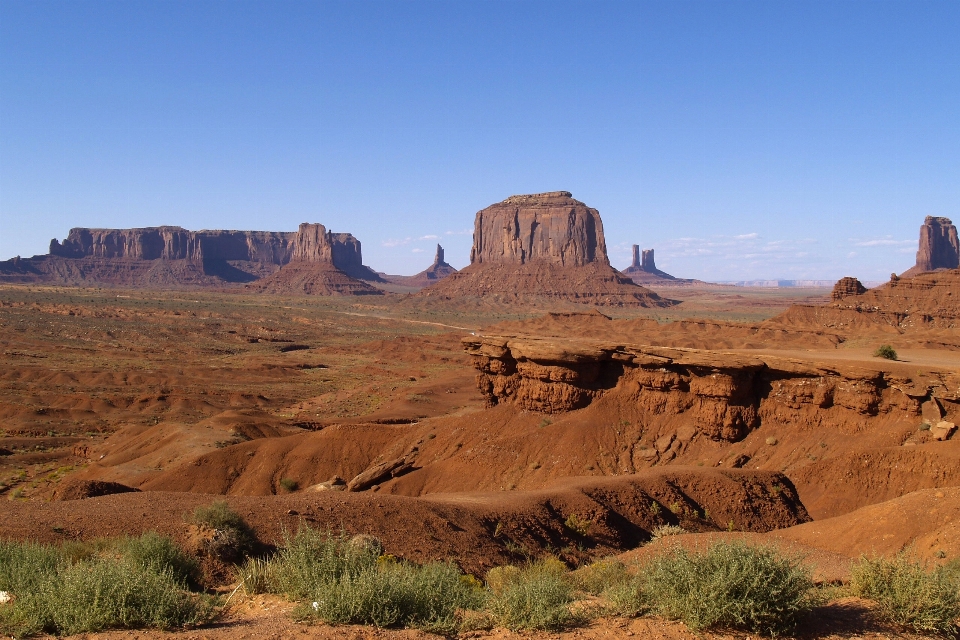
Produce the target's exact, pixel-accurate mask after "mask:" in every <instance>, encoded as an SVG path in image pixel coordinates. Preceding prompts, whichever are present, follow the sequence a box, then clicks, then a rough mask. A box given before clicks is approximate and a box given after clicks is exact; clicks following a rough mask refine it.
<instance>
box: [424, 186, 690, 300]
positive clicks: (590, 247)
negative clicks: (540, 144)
mask: <svg viewBox="0 0 960 640" xmlns="http://www.w3.org/2000/svg"><path fill="white" fill-rule="evenodd" d="M418 295H421V296H431V297H439V298H449V299H457V298H460V299H462V298H470V297H479V298H484V299H486V300H488V301H496V302H502V303H507V304H515V303H518V302H521V301H523V300H526V299H528V298H529V297H531V296H535V297H540V298H550V299H553V300H558V299H559V300H568V301H572V302H583V303H589V304H599V305H615V306H624V305H629V306H668V305H670V304H674V303H673V301H669V300H664V299H662V298H660V297H659V296H657V295H656V294H655V293H653V292H652V291H649V290H648V289H644V288H642V287H639V286H637V285H636V284H635V283H634V282H633V281H632V280H630V279H629V278H627V277H625V276H624V275H623V274H622V273H620V272H619V271H617V270H615V269H614V268H612V267H611V266H610V261H609V259H608V258H607V248H606V242H605V240H604V237H603V223H602V221H601V220H600V214H599V212H598V211H597V210H596V209H592V208H590V207H588V206H586V205H585V204H584V203H582V202H580V201H579V200H575V199H574V198H573V197H572V196H571V194H570V192H568V191H552V192H549V193H538V194H531V195H519V196H512V197H510V198H507V199H506V200H504V201H503V202H499V203H497V204H494V205H491V206H489V207H487V208H486V209H483V210H481V211H479V212H477V214H476V218H475V222H474V233H473V248H472V249H471V251H470V266H468V267H467V268H465V269H463V270H462V271H459V272H457V273H455V274H452V275H450V276H449V277H447V278H445V279H444V280H443V281H442V282H440V283H439V284H437V285H435V286H432V287H429V288H427V289H424V290H423V291H421V292H420V293H419V294H418Z"/></svg>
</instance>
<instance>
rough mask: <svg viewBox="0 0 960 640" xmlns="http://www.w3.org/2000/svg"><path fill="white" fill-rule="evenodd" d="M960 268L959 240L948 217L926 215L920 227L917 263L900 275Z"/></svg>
mask: <svg viewBox="0 0 960 640" xmlns="http://www.w3.org/2000/svg"><path fill="white" fill-rule="evenodd" d="M957 268H960V240H958V238H957V228H956V227H955V226H954V225H953V222H952V221H951V220H950V219H949V218H939V217H934V216H927V217H926V218H925V219H924V221H923V225H922V226H921V227H920V247H919V249H918V250H917V264H916V265H914V266H913V267H911V268H910V269H908V270H907V271H905V272H903V273H902V274H901V275H900V277H902V278H904V277H912V276H915V275H917V274H920V273H924V272H926V271H936V270H937V269H957Z"/></svg>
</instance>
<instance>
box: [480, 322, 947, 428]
mask: <svg viewBox="0 0 960 640" xmlns="http://www.w3.org/2000/svg"><path fill="white" fill-rule="evenodd" d="M463 344H464V348H465V350H466V351H467V353H469V354H470V355H471V356H472V357H473V361H474V366H475V367H476V368H477V370H478V371H479V373H478V375H477V385H478V387H479V389H480V391H481V392H482V393H483V395H484V396H485V397H486V398H487V402H488V403H489V404H490V405H497V404H501V403H513V404H515V405H516V406H517V407H519V408H521V409H525V410H529V411H539V412H544V413H558V412H565V411H571V410H574V409H578V408H582V407H585V406H587V405H589V404H591V403H593V402H596V401H598V400H600V399H601V398H603V397H604V396H605V395H607V394H611V393H615V394H617V396H618V397H619V402H621V403H622V402H629V403H633V404H634V405H635V407H636V408H638V409H639V410H641V411H645V412H648V413H649V414H652V415H661V414H665V415H672V416H679V417H681V418H682V419H683V420H684V422H685V423H686V424H687V425H689V427H688V428H691V429H693V430H694V431H695V432H696V433H699V434H702V435H703V436H705V437H707V438H710V439H713V440H724V441H728V442H737V441H739V440H741V439H743V438H744V437H746V436H747V435H748V434H749V433H750V432H751V431H753V430H754V429H756V428H757V427H759V426H760V425H761V423H762V422H764V421H767V420H771V421H776V422H781V423H783V422H790V421H791V420H793V421H795V422H797V423H801V422H803V423H809V422H810V421H811V420H813V421H814V422H823V421H833V422H836V423H840V422H843V421H845V420H846V421H849V422H853V423H858V422H862V420H863V416H876V415H879V414H885V413H901V414H903V415H904V416H919V415H920V414H921V410H922V406H923V405H924V403H926V402H929V401H930V400H931V399H932V398H935V397H936V398H942V399H944V400H947V401H950V402H957V401H960V378H958V379H952V378H951V379H950V380H947V381H946V382H942V384H939V386H937V385H935V384H934V383H932V382H931V381H929V380H928V381H926V382H924V383H923V384H919V383H917V382H915V381H913V380H911V379H909V378H907V377H904V376H899V375H895V374H892V373H890V372H888V371H883V370H868V369H862V368H857V367H842V368H841V367H836V366H825V365H817V364H806V363H800V362H798V361H795V360H788V359H782V358H775V357H745V356H740V355H735V354H730V353H719V352H713V351H702V350H694V349H671V348H666V347H651V346H630V345H622V344H612V343H604V342H602V341H583V340H573V339H569V340H563V339H557V338H553V339H542V338H534V337H509V336H482V337H473V336H471V337H468V338H464V339H463ZM954 377H955V378H956V376H954ZM685 428H687V427H685Z"/></svg>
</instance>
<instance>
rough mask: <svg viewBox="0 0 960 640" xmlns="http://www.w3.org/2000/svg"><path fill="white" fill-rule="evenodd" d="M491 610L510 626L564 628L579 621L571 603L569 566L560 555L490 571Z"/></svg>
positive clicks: (502, 622)
mask: <svg viewBox="0 0 960 640" xmlns="http://www.w3.org/2000/svg"><path fill="white" fill-rule="evenodd" d="M487 585H488V587H489V588H490V594H489V599H488V602H487V610H488V612H489V614H490V615H491V617H492V618H493V620H494V621H495V622H496V624H498V625H500V626H503V627H507V628H508V629H513V630H518V629H544V630H556V629H562V628H564V627H566V626H568V625H570V624H573V623H574V622H576V621H577V616H576V614H574V613H573V612H572V611H571V609H570V605H571V603H572V602H573V599H574V590H573V586H572V584H571V580H570V579H569V577H568V575H567V568H566V565H564V564H563V563H562V562H560V561H559V560H557V559H556V558H546V559H544V560H540V561H538V562H536V563H534V564H531V565H529V566H527V567H523V568H519V567H514V566H506V567H497V568H495V569H491V570H490V572H489V573H488V574H487Z"/></svg>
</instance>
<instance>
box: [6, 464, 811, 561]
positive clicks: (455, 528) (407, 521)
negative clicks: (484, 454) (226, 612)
mask: <svg viewBox="0 0 960 640" xmlns="http://www.w3.org/2000/svg"><path fill="white" fill-rule="evenodd" d="M772 486H780V487H782V489H781V490H780V491H771V490H770V487H772ZM210 501H211V496H208V495H201V494H190V493H167V492H153V491H147V492H141V493H125V494H119V495H111V496H105V497H101V498H89V499H86V500H76V501H69V502H60V503H56V504H53V503H42V502H16V503H11V504H10V505H9V508H8V509H7V517H5V518H3V520H2V521H0V536H2V537H3V538H8V539H19V540H35V541H38V542H55V541H60V540H64V539H66V538H80V539H90V538H94V537H98V536H108V535H121V534H125V535H137V534H139V533H141V532H143V531H149V530H157V531H159V532H160V533H165V534H168V535H172V536H174V537H176V538H179V539H185V537H186V536H187V534H188V527H187V525H186V524H185V522H184V514H186V513H189V512H190V511H192V510H193V509H194V508H195V507H196V506H197V505H201V504H208V503H209V502H210ZM227 501H228V502H229V504H230V505H231V506H232V507H233V508H234V509H235V510H236V511H237V512H238V513H240V515H241V516H243V517H244V518H245V519H246V520H247V521H248V523H249V524H250V525H251V526H252V527H253V529H254V531H255V532H256V534H257V536H258V538H259V539H260V540H261V541H263V542H266V543H269V544H276V543H278V542H279V541H280V540H281V539H282V535H283V531H284V529H286V530H287V531H290V530H295V529H296V527H297V526H298V524H299V523H300V522H305V523H307V524H309V525H311V526H313V527H317V528H321V529H328V530H331V531H334V532H336V531H340V530H343V531H346V532H347V533H350V534H353V533H368V534H372V535H374V536H376V537H378V538H380V539H381V541H382V542H383V544H384V547H385V550H386V551H387V552H389V553H392V554H394V555H396V556H398V557H403V558H408V559H411V560H414V561H417V562H424V561H427V560H435V559H447V558H450V559H453V560H455V561H456V562H458V563H459V564H460V565H461V566H462V567H463V568H464V569H466V570H467V571H470V572H475V573H482V572H484V571H485V570H486V569H488V568H490V567H492V566H494V565H498V564H505V563H508V562H516V561H518V560H520V559H522V558H523V555H524V554H532V555H539V554H540V553H542V552H544V551H545V550H546V549H547V548H548V547H549V548H550V549H552V550H554V551H555V552H556V551H559V553H561V555H563V556H564V557H566V558H567V559H570V560H574V559H577V558H581V559H582V558H585V557H589V556H594V555H605V554H609V553H611V552H615V551H623V550H626V549H629V548H633V547H635V546H637V545H638V544H640V543H641V542H643V541H645V540H647V539H649V531H650V530H651V529H652V528H654V527H656V526H658V525H659V524H664V523H680V524H682V525H683V526H684V527H685V528H688V529H689V530H693V531H711V530H713V531H716V530H720V529H723V528H726V527H727V526H729V523H731V522H732V523H733V526H735V527H736V528H737V529H739V530H745V531H769V530H772V529H775V528H782V527H786V526H792V525H795V524H799V523H801V522H805V521H806V520H808V516H807V514H806V512H805V511H804V509H803V506H802V505H801V504H800V502H799V500H798V499H797V497H796V493H795V492H794V491H793V489H792V486H791V485H790V483H789V481H788V480H786V478H784V477H783V476H782V475H780V474H777V473H770V472H748V471H741V470H713V469H698V468H683V469H670V470H666V469H658V470H650V471H647V472H645V473H643V474H639V475H636V476H625V477H617V478H589V479H585V478H579V479H570V480H568V481H565V482H563V483H560V484H557V485H555V486H553V487H550V488H548V489H545V490H542V491H536V492H497V493H486V494H458V495H437V496H431V497H430V498H408V497H404V496H391V495H383V494H371V493H362V494H355V493H344V492H332V491H327V492H320V493H314V492H300V493H296V494H291V495H285V496H269V497H256V496H230V497H228V498H227ZM571 516H573V517H574V518H573V519H572V518H571ZM571 521H575V522H577V523H579V524H578V526H576V527H571V525H569V524H568V522H571Z"/></svg>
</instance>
